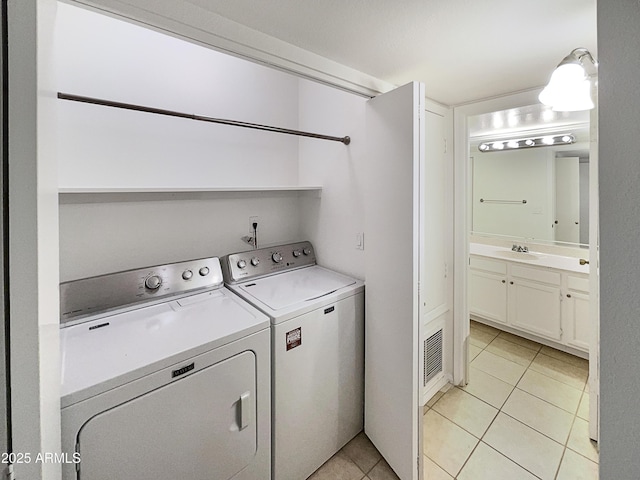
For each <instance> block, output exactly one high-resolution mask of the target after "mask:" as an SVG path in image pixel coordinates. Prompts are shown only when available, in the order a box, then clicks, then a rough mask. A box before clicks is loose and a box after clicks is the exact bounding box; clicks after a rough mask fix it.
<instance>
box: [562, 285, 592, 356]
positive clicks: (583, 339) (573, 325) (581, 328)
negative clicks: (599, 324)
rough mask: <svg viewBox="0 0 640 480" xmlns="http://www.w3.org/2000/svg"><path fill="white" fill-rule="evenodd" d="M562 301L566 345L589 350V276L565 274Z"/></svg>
mask: <svg viewBox="0 0 640 480" xmlns="http://www.w3.org/2000/svg"><path fill="white" fill-rule="evenodd" d="M565 280H566V285H565V293H564V298H563V302H562V320H563V331H564V332H563V333H564V335H563V336H564V339H565V342H566V344H567V345H569V346H571V347H574V348H577V349H580V350H584V351H585V352H586V351H589V276H588V275H579V274H571V275H566V278H565Z"/></svg>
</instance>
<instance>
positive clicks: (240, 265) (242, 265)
mask: <svg viewBox="0 0 640 480" xmlns="http://www.w3.org/2000/svg"><path fill="white" fill-rule="evenodd" d="M237 265H238V268H245V267H246V266H247V261H246V260H242V259H241V260H238V263H237Z"/></svg>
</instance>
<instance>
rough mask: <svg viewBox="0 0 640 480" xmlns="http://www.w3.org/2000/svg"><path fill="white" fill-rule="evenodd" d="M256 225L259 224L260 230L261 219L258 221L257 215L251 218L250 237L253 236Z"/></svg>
mask: <svg viewBox="0 0 640 480" xmlns="http://www.w3.org/2000/svg"><path fill="white" fill-rule="evenodd" d="M254 223H257V224H258V228H260V227H259V225H260V221H259V219H258V216H257V215H256V216H252V217H249V235H250V236H253V224H254Z"/></svg>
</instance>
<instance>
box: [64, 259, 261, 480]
mask: <svg viewBox="0 0 640 480" xmlns="http://www.w3.org/2000/svg"><path fill="white" fill-rule="evenodd" d="M60 297H61V298H60V300H61V302H60V304H61V329H60V342H61V345H60V348H61V354H62V355H61V362H62V396H61V409H62V410H61V417H62V448H63V452H64V453H65V454H66V457H67V458H68V459H69V461H67V462H65V464H64V465H63V479H64V480H72V479H73V480H78V479H79V480H113V479H125V478H131V479H136V480H175V479H176V478H183V479H189V480H229V479H233V480H256V479H261V480H268V479H270V478H271V467H270V462H271V451H270V444H271V419H270V417H271V411H270V408H271V407H270V401H271V400H270V335H269V318H268V317H267V316H266V315H265V314H263V313H261V312H260V311H258V310H257V309H256V308H254V307H252V306H251V305H249V304H248V303H247V302H245V301H243V300H242V299H240V298H239V297H238V296H237V295H235V294H233V293H232V292H230V291H229V290H227V289H226V288H224V285H223V281H222V270H221V267H220V261H219V259H218V258H215V257H214V258H205V259H199V260H193V261H188V262H180V263H174V264H169V265H160V266H155V267H149V268H143V269H136V270H129V271H126V272H119V273H115V274H109V275H103V276H99V277H92V278H87V279H82V280H77V281H73V282H67V283H62V284H61V285H60Z"/></svg>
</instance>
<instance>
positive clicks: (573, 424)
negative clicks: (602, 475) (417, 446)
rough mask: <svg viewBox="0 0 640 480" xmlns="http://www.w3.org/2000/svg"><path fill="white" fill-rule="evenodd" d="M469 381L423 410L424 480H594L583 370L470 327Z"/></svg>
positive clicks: (559, 356) (581, 363)
mask: <svg viewBox="0 0 640 480" xmlns="http://www.w3.org/2000/svg"><path fill="white" fill-rule="evenodd" d="M470 341H471V345H470V354H471V364H470V381H469V384H468V385H467V386H466V387H464V388H458V387H454V388H449V389H448V390H447V391H446V392H438V394H436V395H435V396H434V398H432V399H431V400H430V401H429V403H427V405H426V406H425V416H424V454H425V457H426V461H425V479H427V480H430V479H438V480H439V479H449V480H452V479H458V480H520V479H524V480H526V479H542V480H572V479H584V480H597V479H598V452H597V450H596V446H595V444H594V442H592V441H591V440H589V434H588V429H589V422H588V418H589V417H588V413H589V393H588V390H587V377H588V373H589V367H588V362H587V361H586V360H583V359H581V358H578V357H575V356H573V355H569V354H566V353H564V352H561V351H558V350H555V349H552V348H549V347H546V346H542V345H540V344H538V343H535V342H531V341H529V340H526V339H524V338H520V337H517V336H515V335H511V334H508V333H506V332H501V331H500V330H496V329H494V328H492V327H489V326H486V325H482V324H480V323H476V322H471V340H470Z"/></svg>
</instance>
